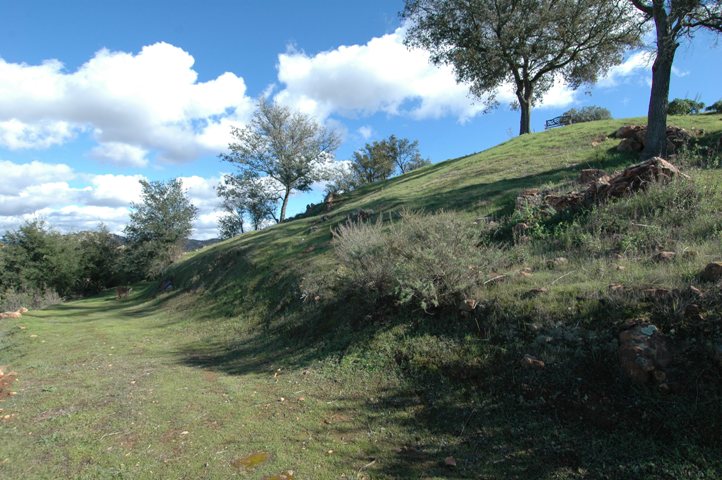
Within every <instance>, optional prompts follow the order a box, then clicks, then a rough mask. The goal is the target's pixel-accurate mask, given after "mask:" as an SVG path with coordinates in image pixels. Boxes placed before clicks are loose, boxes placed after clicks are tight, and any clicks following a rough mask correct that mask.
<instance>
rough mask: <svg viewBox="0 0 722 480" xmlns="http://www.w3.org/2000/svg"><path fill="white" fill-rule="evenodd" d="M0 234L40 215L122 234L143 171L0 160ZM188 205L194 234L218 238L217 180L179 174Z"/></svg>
mask: <svg viewBox="0 0 722 480" xmlns="http://www.w3.org/2000/svg"><path fill="white" fill-rule="evenodd" d="M0 169H2V171H3V172H4V173H5V180H6V181H5V182H3V183H2V184H0V235H1V234H2V232H4V231H5V230H9V229H15V228H17V227H18V226H20V225H21V224H22V223H23V222H24V221H27V220H30V219H32V218H37V217H41V218H44V219H45V220H47V222H48V223H49V224H50V226H51V227H53V228H55V229H58V230H60V231H64V232H71V231H79V230H87V229H94V228H95V227H97V225H98V224H99V223H101V222H102V223H104V224H106V226H107V227H108V228H109V229H110V231H112V232H114V233H119V234H122V233H123V228H124V227H125V225H126V224H127V223H128V220H129V215H130V204H131V203H132V202H140V201H142V188H141V185H140V180H146V177H144V176H143V175H113V174H102V175H97V174H87V173H80V172H75V171H74V170H73V169H72V168H70V167H69V166H67V165H64V164H50V163H43V162H38V161H34V162H30V163H25V164H22V163H14V162H10V161H0ZM181 181H182V182H183V186H184V188H185V189H186V190H187V195H188V198H189V199H190V201H191V203H193V204H194V205H195V206H196V207H198V218H197V219H196V221H195V222H194V230H193V237H194V238H199V239H205V238H213V237H215V236H217V231H216V228H217V222H216V220H217V218H218V217H219V216H220V213H221V212H220V209H219V205H218V203H219V202H218V198H217V197H216V193H215V186H216V184H217V183H218V181H219V178H204V177H200V176H192V177H181Z"/></svg>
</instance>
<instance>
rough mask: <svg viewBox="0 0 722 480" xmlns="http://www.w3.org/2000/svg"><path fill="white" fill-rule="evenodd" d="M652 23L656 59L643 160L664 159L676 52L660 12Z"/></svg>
mask: <svg viewBox="0 0 722 480" xmlns="http://www.w3.org/2000/svg"><path fill="white" fill-rule="evenodd" d="M654 22H655V26H656V29H657V58H655V59H654V65H652V90H651V93H650V96H649V110H648V112H647V135H646V137H645V139H644V151H643V152H642V159H643V160H645V159H648V158H651V157H664V158H666V157H667V105H668V103H669V85H670V80H671V77H672V62H674V53H675V51H676V50H677V43H676V41H675V39H674V36H673V35H672V34H671V32H670V31H669V26H668V25H667V23H668V18H667V15H666V14H665V13H664V11H663V10H662V11H661V12H660V13H658V14H655V18H654Z"/></svg>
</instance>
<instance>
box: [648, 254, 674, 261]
mask: <svg viewBox="0 0 722 480" xmlns="http://www.w3.org/2000/svg"><path fill="white" fill-rule="evenodd" d="M676 256H677V254H676V253H675V252H659V253H657V254H655V255H654V256H653V257H652V260H654V261H655V262H671V261H672V260H674V257H676Z"/></svg>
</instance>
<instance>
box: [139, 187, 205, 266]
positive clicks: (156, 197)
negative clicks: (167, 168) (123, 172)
mask: <svg viewBox="0 0 722 480" xmlns="http://www.w3.org/2000/svg"><path fill="white" fill-rule="evenodd" d="M140 184H141V186H142V188H143V192H142V202H140V203H132V204H131V208H132V209H133V211H132V212H131V214H130V222H129V223H128V225H126V227H125V234H126V236H127V238H128V245H129V248H130V251H129V253H128V261H130V262H131V263H132V264H131V265H129V266H128V267H127V269H128V270H129V271H132V272H135V273H136V274H138V275H142V276H150V277H153V276H156V275H158V274H159V273H161V272H162V271H163V269H165V267H167V266H168V265H169V264H170V263H172V262H173V261H175V260H176V259H177V258H178V257H179V256H180V254H181V253H182V251H183V244H184V242H185V241H186V240H187V239H188V236H189V235H190V233H191V230H192V228H193V219H195V217H196V215H197V214H198V209H197V208H196V207H195V206H194V205H193V204H191V202H190V200H189V199H188V197H187V196H186V192H185V191H184V190H183V183H182V182H181V181H180V179H177V178H176V179H172V180H168V181H167V182H162V181H150V182H149V181H147V180H141V181H140Z"/></svg>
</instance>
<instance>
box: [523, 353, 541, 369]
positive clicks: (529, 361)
mask: <svg viewBox="0 0 722 480" xmlns="http://www.w3.org/2000/svg"><path fill="white" fill-rule="evenodd" d="M521 366H522V367H527V368H544V362H543V361H542V360H539V359H538V358H536V357H532V356H531V355H529V354H526V355H524V357H522V359H521Z"/></svg>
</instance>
